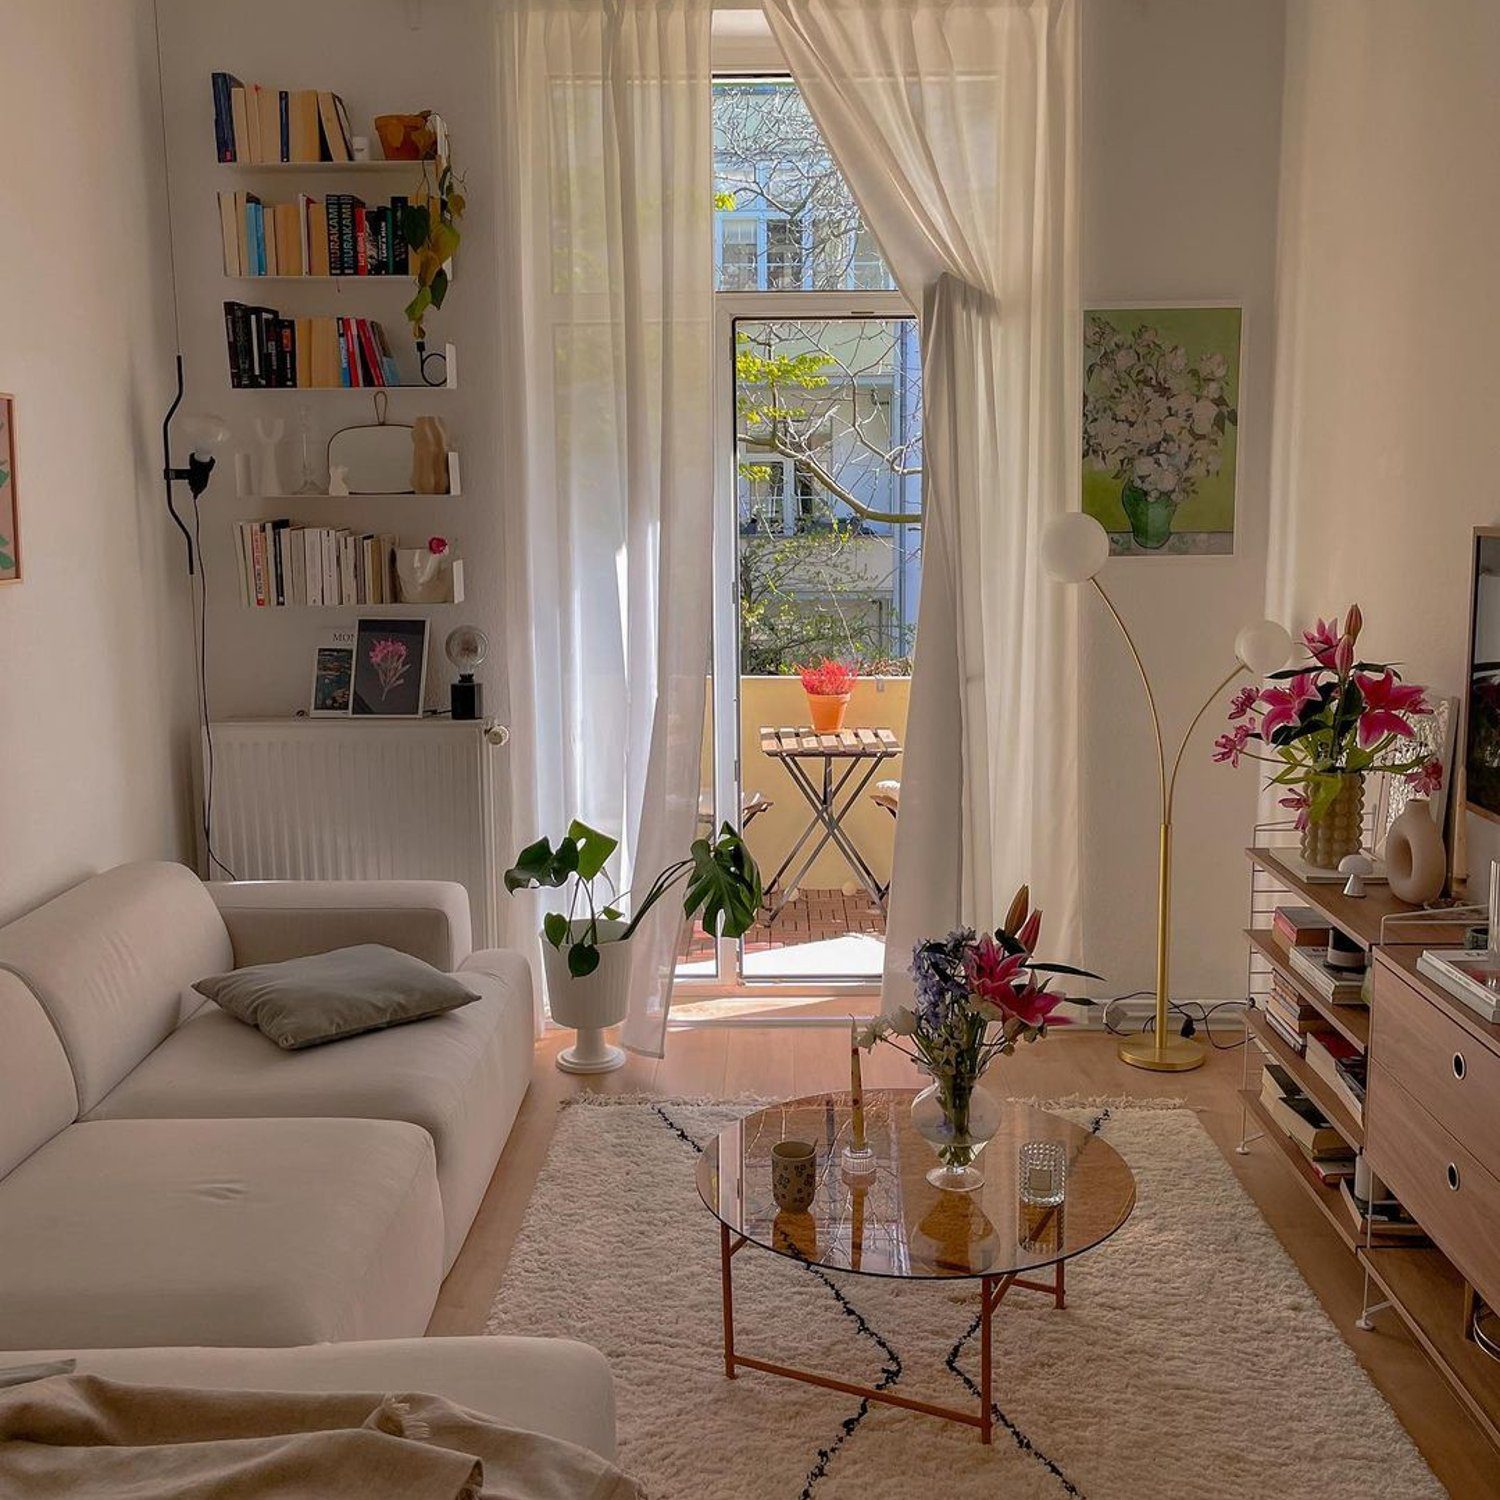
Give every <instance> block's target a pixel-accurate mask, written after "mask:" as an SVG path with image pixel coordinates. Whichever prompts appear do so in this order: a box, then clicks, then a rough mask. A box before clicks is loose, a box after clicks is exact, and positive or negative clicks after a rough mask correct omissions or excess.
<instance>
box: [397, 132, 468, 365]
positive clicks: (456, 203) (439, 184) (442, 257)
mask: <svg viewBox="0 0 1500 1500" xmlns="http://www.w3.org/2000/svg"><path fill="white" fill-rule="evenodd" d="M429 120H430V124H431V128H432V131H433V138H434V141H433V147H432V155H431V158H430V160H431V165H432V167H433V169H434V172H435V174H436V176H435V179H433V180H429V178H428V175H427V167H428V160H429V158H428V157H427V155H426V154H425V153H424V156H423V159H422V193H421V195H420V196H418V197H417V198H416V199H415V200H414V201H413V202H411V203H409V204H408V205H407V207H406V209H405V211H404V212H403V213H402V215H401V223H400V226H399V230H400V234H401V236H402V238H403V239H404V240H405V241H406V245H407V251H408V256H409V261H410V265H411V272H412V275H413V276H414V277H415V278H416V283H417V290H416V292H415V294H414V295H413V297H412V299H411V301H410V302H408V303H407V304H406V309H405V312H406V321H407V322H408V323H410V324H411V332H412V337H413V338H414V339H415V340H416V343H417V358H418V362H419V364H420V366H421V372H422V378H423V379H424V380H426V381H427V383H428V384H429V385H441V384H442V383H443V381H441V380H431V379H428V373H427V328H426V321H425V320H426V316H427V313H428V311H429V310H430V309H432V308H439V307H441V306H442V305H443V302H444V299H445V298H446V297H447V295H448V286H449V269H448V268H449V265H450V264H451V262H452V260H453V254H454V251H456V250H457V249H458V242H459V240H460V239H461V238H462V230H461V229H460V227H459V225H460V223H461V221H462V219H463V216H464V210H465V208H467V207H468V203H467V200H466V199H465V197H464V193H463V182H462V180H461V179H459V178H457V177H455V176H454V173H453V160H452V157H451V156H450V155H449V152H448V130H447V127H446V125H445V124H444V123H443V121H442V118H441V116H439V115H436V114H430V115H429ZM433 359H434V360H437V359H438V354H437V353H436V351H434V354H433ZM446 378H447V372H446V370H445V371H444V379H446Z"/></svg>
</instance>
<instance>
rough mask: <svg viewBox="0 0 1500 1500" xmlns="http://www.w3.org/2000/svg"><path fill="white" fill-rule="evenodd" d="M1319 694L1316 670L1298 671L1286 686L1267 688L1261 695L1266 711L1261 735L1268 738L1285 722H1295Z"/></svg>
mask: <svg viewBox="0 0 1500 1500" xmlns="http://www.w3.org/2000/svg"><path fill="white" fill-rule="evenodd" d="M1335 645H1337V643H1335ZM1317 696H1318V674H1317V673H1316V672H1298V673H1297V675H1296V676H1295V677H1294V678H1292V680H1291V681H1290V682H1289V683H1288V684H1287V685H1286V687H1284V688H1279V687H1277V688H1267V689H1266V690H1265V691H1264V692H1263V693H1262V694H1261V695H1260V701H1261V706H1262V707H1263V708H1264V709H1265V711H1266V716H1265V718H1263V719H1262V720H1261V721H1260V737H1261V738H1262V739H1263V740H1268V739H1270V738H1271V733H1272V731H1273V730H1276V729H1279V728H1280V727H1281V726H1282V725H1283V724H1295V723H1296V722H1297V715H1298V714H1299V713H1300V712H1301V710H1302V705H1303V704H1304V703H1311V702H1313V701H1314V700H1315V699H1316V698H1317Z"/></svg>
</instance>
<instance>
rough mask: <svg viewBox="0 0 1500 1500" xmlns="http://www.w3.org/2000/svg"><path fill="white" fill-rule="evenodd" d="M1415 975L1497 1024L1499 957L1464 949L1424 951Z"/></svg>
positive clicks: (1499, 1002)
mask: <svg viewBox="0 0 1500 1500" xmlns="http://www.w3.org/2000/svg"><path fill="white" fill-rule="evenodd" d="M1417 969H1418V972H1420V973H1422V974H1425V975H1426V976H1427V977H1428V978H1429V979H1430V980H1432V982H1433V983H1434V984H1437V985H1440V986H1441V987H1442V988H1443V989H1445V990H1446V991H1447V992H1448V993H1449V994H1450V995H1452V996H1453V998H1454V999H1455V1000H1457V1001H1459V1002H1460V1003H1461V1004H1463V1005H1465V1006H1467V1007H1468V1008H1469V1009H1470V1010H1472V1011H1473V1012H1474V1014H1475V1015H1477V1016H1479V1017H1481V1018H1482V1019H1483V1020H1486V1021H1500V953H1497V952H1495V951H1494V950H1493V949H1488V950H1485V951H1482V952H1475V951H1473V950H1470V949H1467V948H1450V949H1441V948H1428V949H1427V950H1426V951H1425V952H1424V953H1423V954H1422V956H1421V957H1420V958H1419V959H1418V960H1417Z"/></svg>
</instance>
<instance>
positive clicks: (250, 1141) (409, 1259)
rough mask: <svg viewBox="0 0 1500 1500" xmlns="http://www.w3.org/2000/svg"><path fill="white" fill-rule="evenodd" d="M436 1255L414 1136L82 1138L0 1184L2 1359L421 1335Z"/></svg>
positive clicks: (267, 1124)
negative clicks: (63, 1348)
mask: <svg viewBox="0 0 1500 1500" xmlns="http://www.w3.org/2000/svg"><path fill="white" fill-rule="evenodd" d="M442 1243H443V1216H442V1206H441V1203H440V1201H439V1198H438V1193H437V1182H436V1178H435V1176H434V1171H433V1159H432V1142H431V1140H430V1139H429V1137H428V1136H427V1135H426V1134H425V1133H424V1132H423V1131H421V1130H418V1129H417V1128H416V1127H415V1126H411V1125H405V1124H399V1123H395V1122H391V1121H380V1120H105V1121H98V1122H94V1123H85V1124H79V1125H71V1126H69V1127H68V1128H67V1129H66V1130H64V1131H63V1132H62V1134H61V1135H58V1136H55V1137H54V1138H53V1139H52V1140H51V1141H49V1142H48V1143H47V1144H46V1145H45V1146H43V1147H42V1148H41V1150H39V1151H37V1152H35V1153H34V1154H33V1155H32V1156H30V1157H29V1158H28V1159H27V1160H26V1161H24V1162H22V1164H21V1165H20V1166H19V1167H17V1168H16V1170H15V1171H14V1172H12V1173H11V1174H10V1176H9V1177H7V1178H6V1179H5V1180H4V1181H3V1182H0V1266H3V1267H4V1274H3V1275H0V1348H5V1349H21V1348H28V1349H29V1348H38V1347H40V1346H42V1345H48V1346H56V1345H59V1344H76V1345H77V1346H79V1347H80V1348H121V1347H130V1346H134V1345H148V1344H213V1345H231V1346H232V1345H241V1344H243V1345H264V1344H307V1343H316V1342H319V1341H322V1340H330V1339H366V1338H391V1337H405V1336H410V1335H417V1334H420V1333H422V1332H423V1330H424V1329H425V1327H426V1325H427V1319H428V1317H429V1316H430V1314H431V1311H432V1307H433V1303H434V1302H435V1300H436V1298H437V1291H438V1286H439V1284H440V1281H441V1276H442Z"/></svg>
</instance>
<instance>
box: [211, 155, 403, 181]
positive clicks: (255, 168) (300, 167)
mask: <svg viewBox="0 0 1500 1500" xmlns="http://www.w3.org/2000/svg"><path fill="white" fill-rule="evenodd" d="M219 165H220V166H221V167H222V168H223V169H224V170H225V171H226V172H352V173H358V174H363V173H368V172H384V173H390V172H405V173H406V174H407V175H408V176H410V177H418V176H420V175H421V172H422V169H423V167H424V165H425V166H426V167H428V168H431V166H432V163H431V161H430V160H429V161H427V162H426V163H424V162H422V161H421V160H417V159H412V158H407V159H406V160H403V161H386V160H383V159H382V160H376V161H221V162H220V163H219Z"/></svg>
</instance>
